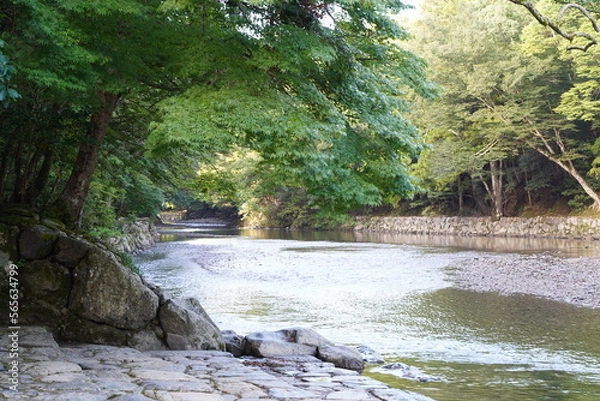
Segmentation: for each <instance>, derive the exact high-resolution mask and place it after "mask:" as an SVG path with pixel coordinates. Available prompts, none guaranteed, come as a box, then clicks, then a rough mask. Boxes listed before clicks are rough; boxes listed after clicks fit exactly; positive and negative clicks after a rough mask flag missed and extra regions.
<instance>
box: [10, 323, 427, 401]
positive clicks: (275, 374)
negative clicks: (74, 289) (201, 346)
mask: <svg viewBox="0 0 600 401" xmlns="http://www.w3.org/2000/svg"><path fill="white" fill-rule="evenodd" d="M21 334H22V335H23V338H25V339H27V342H26V345H23V344H19V345H20V348H19V353H18V354H19V355H18V362H19V363H18V366H19V371H18V374H17V375H16V376H17V384H15V385H12V387H11V383H10V382H7V381H6V380H2V381H0V399H7V400H11V401H13V400H14V401H26V400H36V401H100V400H102V401H104V400H108V399H110V400H114V401H318V400H321V401H433V400H432V399H431V398H428V397H425V396H422V395H420V394H415V393H411V392H408V391H403V390H400V389H393V388H390V387H389V386H388V385H387V384H385V383H381V382H378V381H377V380H374V379H371V378H369V377H365V376H361V375H360V374H358V373H357V372H355V371H351V370H346V369H340V368H337V367H335V366H334V365H333V364H332V363H328V362H323V361H320V360H318V359H317V358H314V357H311V356H287V357H282V356H279V357H277V358H244V359H238V358H234V357H232V355H231V354H229V353H226V352H220V351H198V350H193V351H147V352H141V351H138V350H134V349H131V348H120V347H112V346H103V345H92V344H81V345H76V346H74V345H68V346H65V347H60V346H59V345H58V344H57V343H56V342H55V341H54V340H53V338H52V336H51V335H50V334H49V333H48V332H47V331H45V329H43V328H40V327H35V328H28V327H24V328H21V329H20V335H21ZM0 335H2V337H3V338H6V337H7V336H8V333H7V330H5V329H0ZM4 344H6V342H4ZM5 346H6V345H5ZM0 362H1V363H2V365H3V366H4V367H5V371H4V372H2V373H9V374H10V371H8V369H6V367H10V366H11V365H10V363H11V358H10V357H9V353H8V352H7V350H6V349H5V350H2V349H0ZM0 368H1V366H0ZM15 389H16V391H14V390H15Z"/></svg>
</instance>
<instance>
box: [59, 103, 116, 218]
mask: <svg viewBox="0 0 600 401" xmlns="http://www.w3.org/2000/svg"><path fill="white" fill-rule="evenodd" d="M98 95H99V97H100V100H101V102H102V104H101V106H100V107H99V108H98V109H97V110H96V111H95V112H94V113H93V114H92V116H91V118H90V125H89V127H88V130H87V134H86V140H85V141H84V142H83V143H82V144H81V145H80V147H79V152H78V154H77V159H76V161H75V165H74V166H73V171H72V172H71V176H70V177H69V179H68V181H67V183H66V185H65V187H64V189H63V191H62V193H61V194H60V196H59V197H58V199H57V200H56V202H55V203H54V205H53V206H52V207H51V208H50V213H51V214H52V215H53V216H54V217H57V218H59V219H60V220H62V221H63V222H64V223H65V224H66V225H68V226H69V227H77V226H78V225H79V223H80V219H81V212H82V210H83V205H84V203H85V199H86V197H87V194H88V191H89V189H90V184H91V182H92V177H93V175H94V171H95V169H96V164H97V162H98V154H99V150H100V145H101V144H102V141H103V140H104V137H105V135H106V132H107V130H108V124H109V122H110V119H111V117H112V114H113V112H114V111H115V109H116V107H117V102H118V100H119V96H118V95H115V94H112V93H108V92H104V91H101V92H99V94H98Z"/></svg>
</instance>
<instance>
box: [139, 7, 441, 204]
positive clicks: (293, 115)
mask: <svg viewBox="0 0 600 401" xmlns="http://www.w3.org/2000/svg"><path fill="white" fill-rule="evenodd" d="M167 4H168V5H171V3H167ZM230 5H231V7H230V8H229V9H227V13H228V14H229V15H235V16H236V17H237V19H236V20H235V21H236V23H237V25H235V26H234V27H233V28H232V29H229V30H224V29H219V30H216V31H215V33H212V34H213V35H216V36H215V37H214V38H213V41H217V42H218V41H222V42H226V43H227V44H228V46H227V49H226V50H227V52H224V51H223V49H221V52H216V53H215V61H216V64H218V66H214V67H213V69H212V70H210V71H207V72H206V74H207V76H209V77H210V79H208V80H207V81H201V82H200V83H201V84H199V85H194V86H193V87H191V88H190V89H189V90H188V91H186V92H185V93H183V94H181V95H180V96H177V97H175V98H171V99H168V100H166V101H165V102H163V104H162V110H163V121H162V122H161V123H160V124H157V125H156V126H155V127H154V130H153V133H152V136H151V138H150V139H151V142H150V144H151V146H152V147H153V149H154V150H155V151H156V152H158V153H159V154H160V152H167V153H168V152H172V151H173V150H174V149H176V148H177V149H180V148H187V149H189V148H190V147H193V148H194V149H196V151H197V152H198V154H199V155H200V156H202V157H203V158H204V161H205V162H206V163H209V164H210V162H211V160H212V157H213V155H215V154H216V153H217V152H218V153H220V154H227V153H229V152H231V149H234V150H236V149H238V148H239V147H241V148H243V149H247V150H248V152H250V151H252V152H256V153H257V155H258V156H259V160H258V162H257V164H256V170H255V172H256V176H258V177H260V178H259V183H260V185H258V186H257V187H256V188H257V190H258V189H260V190H261V191H262V193H263V196H271V195H273V194H275V193H280V190H281V189H289V190H290V191H292V192H294V191H295V190H296V189H301V190H303V191H306V194H307V196H308V205H309V207H310V208H312V209H318V210H322V211H338V212H340V211H343V212H345V211H347V210H349V209H351V208H356V207H359V206H361V205H377V204H380V203H382V202H386V201H390V202H393V201H394V199H395V197H398V196H407V195H409V194H410V193H412V192H413V191H414V190H415V188H416V187H415V185H414V183H412V182H411V179H410V178H409V176H408V171H407V165H408V162H409V161H410V159H411V158H413V157H416V155H417V154H418V153H419V151H420V149H421V143H420V142H421V141H420V136H419V133H418V131H417V130H416V128H415V127H414V126H413V125H412V124H411V123H410V122H409V121H408V120H407V119H406V118H405V116H404V114H405V113H406V110H407V108H408V102H407V97H406V95H405V93H406V92H407V91H416V92H418V93H419V94H421V95H423V96H430V95H431V94H433V92H434V90H433V87H432V86H431V85H430V84H429V83H428V82H427V81H426V80H425V74H424V63H423V62H422V60H420V59H419V58H418V57H416V56H415V55H413V54H411V53H409V52H407V51H405V50H403V49H402V48H401V47H400V46H399V45H398V44H397V42H395V40H397V39H401V38H403V37H405V36H406V34H405V32H404V31H403V30H402V29H401V28H400V27H398V26H397V25H396V24H395V23H394V22H393V21H392V20H391V19H390V18H389V16H388V13H390V12H394V11H398V10H399V9H401V8H402V7H403V6H402V4H401V3H399V2H396V1H382V2H361V1H340V2H318V1H314V2H313V1H310V2H295V1H276V2H256V3H252V4H245V3H237V2H234V3H231V4H230ZM176 10H177V12H178V13H180V14H181V15H182V16H183V15H185V18H186V20H188V21H192V23H195V24H196V25H195V26H196V27H197V29H209V28H210V27H207V26H206V23H205V20H204V19H202V18H200V17H201V16H202V14H201V13H199V10H197V9H194V8H193V7H188V8H176ZM227 21H230V20H227ZM209 32H210V31H209ZM217 33H219V35H217ZM223 33H225V34H223ZM184 116H185V117H186V118H183V117H184ZM189 116H192V117H191V118H190V117H189Z"/></svg>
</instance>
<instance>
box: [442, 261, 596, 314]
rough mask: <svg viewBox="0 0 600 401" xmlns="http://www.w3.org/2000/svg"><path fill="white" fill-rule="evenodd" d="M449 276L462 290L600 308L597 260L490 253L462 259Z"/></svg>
mask: <svg viewBox="0 0 600 401" xmlns="http://www.w3.org/2000/svg"><path fill="white" fill-rule="evenodd" d="M449 275H450V278H451V280H452V281H453V282H454V284H455V285H456V286H457V287H458V288H462V289H465V290H470V291H478V292H497V293H500V294H519V293H520V294H530V295H534V296H539V297H543V298H547V299H551V300H555V301H560V302H567V303H570V304H574V305H578V306H585V307H590V308H600V258H584V257H580V258H561V257H558V256H554V255H550V254H538V255H514V254H490V256H486V257H478V258H472V259H468V260H462V261H461V262H460V263H458V264H456V265H455V266H453V267H452V268H451V269H450V274H449Z"/></svg>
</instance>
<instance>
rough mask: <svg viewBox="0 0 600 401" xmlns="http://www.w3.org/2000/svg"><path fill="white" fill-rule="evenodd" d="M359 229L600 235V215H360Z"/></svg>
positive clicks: (596, 238)
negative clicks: (530, 216)
mask: <svg viewBox="0 0 600 401" xmlns="http://www.w3.org/2000/svg"><path fill="white" fill-rule="evenodd" d="M356 223H357V224H356V226H355V228H354V229H355V230H356V231H371V232H390V233H405V234H437V235H457V236H491V237H545V238H578V239H579V238H585V239H595V240H599V239H600V219H594V218H584V217H548V216H541V217H533V218H524V217H503V218H501V219H499V220H492V219H491V218H489V217H444V216H439V217H429V216H409V217H391V216H385V217H379V216H375V217H357V218H356Z"/></svg>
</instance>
